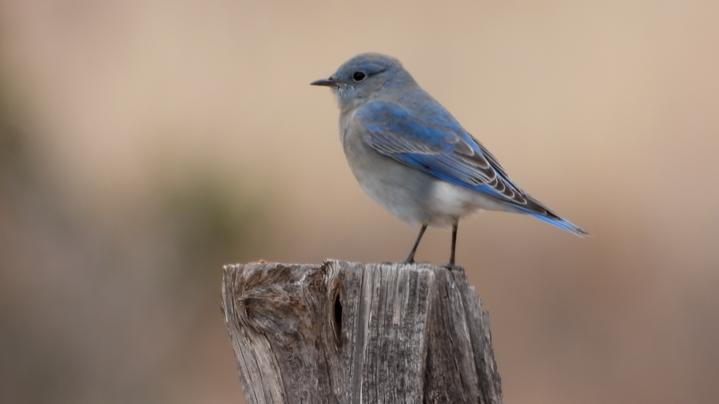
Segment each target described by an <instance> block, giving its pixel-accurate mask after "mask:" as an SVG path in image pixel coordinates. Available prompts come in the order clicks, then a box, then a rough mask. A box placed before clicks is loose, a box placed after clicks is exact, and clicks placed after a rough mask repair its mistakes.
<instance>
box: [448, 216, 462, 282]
mask: <svg viewBox="0 0 719 404" xmlns="http://www.w3.org/2000/svg"><path fill="white" fill-rule="evenodd" d="M457 227H459V220H458V221H457V222H455V223H454V224H453V225H452V250H451V252H450V253H449V263H448V264H447V265H445V267H447V268H448V269H450V270H453V269H459V270H462V267H458V266H456V265H454V251H455V249H456V247H457Z"/></svg>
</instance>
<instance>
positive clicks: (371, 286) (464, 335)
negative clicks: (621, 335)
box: [222, 260, 502, 404]
mask: <svg viewBox="0 0 719 404" xmlns="http://www.w3.org/2000/svg"><path fill="white" fill-rule="evenodd" d="M222 300H223V309H224V313H225V323H226V325H227V329H228V331H229V334H230V340H231V343H232V347H233V349H234V351H235V356H236V357H237V364H238V368H239V371H240V378H241V379H242V385H243V388H244V391H245V395H246V397H247V401H248V402H249V403H251V404H265V403H310V404H314V403H318V404H319V403H340V404H344V403H371V404H374V403H390V404H393V403H454V404H456V403H485V404H489V403H501V402H502V391H501V386H500V378H499V373H498V372H497V366H496V363H495V361H494V354H493V352H492V339H491V336H490V332H489V321H488V318H487V312H486V311H484V309H483V308H482V304H481V301H480V300H479V298H478V297H477V295H476V294H475V292H474V288H472V287H470V286H469V285H468V283H467V278H466V276H465V275H464V273H463V272H461V271H457V270H454V271H450V270H448V269H446V268H441V267H434V266H431V265H429V264H412V265H403V264H367V265H364V264H359V263H351V262H345V261H334V260H328V261H325V262H324V263H323V264H322V265H300V264H279V263H253V264H246V265H228V266H226V267H225V270H224V279H223V285H222Z"/></svg>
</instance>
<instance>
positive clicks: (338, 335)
mask: <svg viewBox="0 0 719 404" xmlns="http://www.w3.org/2000/svg"><path fill="white" fill-rule="evenodd" d="M335 339H336V340H337V345H338V346H341V345H342V302H341V301H340V295H339V293H338V294H337V295H336V296H335Z"/></svg>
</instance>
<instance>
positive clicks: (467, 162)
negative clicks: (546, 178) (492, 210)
mask: <svg viewBox="0 0 719 404" xmlns="http://www.w3.org/2000/svg"><path fill="white" fill-rule="evenodd" d="M415 96H416V97H413V98H414V99H412V100H410V101H409V102H407V103H405V102H403V104H406V105H408V107H402V106H400V105H399V104H398V103H394V102H390V101H382V100H375V101H370V102H368V103H366V104H365V105H364V106H362V107H361V108H359V109H358V110H357V111H356V117H357V118H358V119H360V120H361V122H362V126H363V127H364V128H365V129H367V131H368V136H366V137H364V140H365V141H366V142H367V143H368V144H369V145H370V146H371V147H372V148H373V149H374V150H376V151H377V152H379V153H381V154H383V155H385V156H388V157H391V158H393V159H395V160H397V161H399V162H401V163H403V164H406V165H408V166H411V167H414V168H416V169H418V170H422V171H424V172H427V173H429V174H431V175H433V176H435V177H437V178H440V179H443V180H445V181H448V182H450V183H452V184H455V185H459V186H462V187H465V188H468V189H471V190H473V191H476V192H480V193H482V194H484V195H487V196H489V197H492V198H494V199H497V200H498V201H500V202H505V203H507V204H510V205H512V206H513V207H515V208H516V209H518V210H520V211H522V212H524V213H528V214H530V215H532V216H536V217H537V218H539V219H542V220H544V221H546V222H548V223H551V224H553V225H555V226H558V227H560V228H563V229H565V230H569V231H571V232H573V233H575V234H579V235H582V234H588V233H586V232H585V231H584V230H582V229H580V228H579V227H577V226H575V225H573V224H572V223H570V222H568V221H566V220H564V219H562V218H561V217H559V216H558V215H556V214H555V213H554V212H552V211H550V210H549V209H548V208H547V207H546V206H544V205H543V204H542V203H540V202H539V201H537V200H536V199H534V198H532V197H531V196H530V195H528V194H527V193H526V192H524V191H522V190H521V189H520V188H519V187H517V186H516V185H515V184H514V183H512V182H511V181H510V180H509V176H508V175H507V173H506V171H504V168H502V166H501V165H500V164H499V162H498V161H497V159H496V158H495V157H494V156H493V155H492V154H491V153H489V151H488V150H487V149H486V148H485V147H484V146H483V145H482V144H481V143H479V141H478V140H476V139H475V138H474V137H472V136H471V135H470V134H469V133H467V131H465V130H464V128H462V126H461V125H460V124H459V123H458V122H457V121H456V120H455V119H454V117H452V115H451V114H450V113H449V112H448V111H447V110H445V109H444V108H443V107H442V106H441V105H439V104H438V103H437V102H436V101H434V100H433V99H429V100H428V99H426V98H425V99H424V100H422V98H424V97H428V96H425V95H424V94H415ZM417 98H419V99H417ZM420 101H424V102H420Z"/></svg>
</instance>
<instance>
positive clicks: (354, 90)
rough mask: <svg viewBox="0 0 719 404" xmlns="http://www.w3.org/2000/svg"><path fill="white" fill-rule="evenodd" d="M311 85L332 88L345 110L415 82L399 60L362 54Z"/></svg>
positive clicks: (377, 54) (378, 55)
mask: <svg viewBox="0 0 719 404" xmlns="http://www.w3.org/2000/svg"><path fill="white" fill-rule="evenodd" d="M310 84H311V85H313V86H326V87H331V88H332V90H334V92H335V94H336V95H337V101H338V103H339V105H340V108H342V109H344V108H348V107H350V108H351V107H352V106H354V105H357V104H359V103H362V102H365V101H367V100H369V99H370V98H372V97H376V96H378V95H381V94H382V93H383V92H385V91H391V90H392V89H396V88H401V87H402V86H406V85H408V84H410V85H411V84H414V80H413V79H412V76H410V74H409V73H408V72H407V71H406V70H405V69H404V68H403V67H402V64H401V63H400V61H399V60H397V59H395V58H393V57H391V56H386V55H382V54H379V53H362V54H359V55H357V56H355V57H353V58H352V59H350V60H348V61H346V62H345V63H344V64H343V65H342V66H340V67H339V69H337V71H336V72H335V73H334V74H333V75H331V76H330V77H328V78H326V79H320V80H317V81H313V82H312V83H310Z"/></svg>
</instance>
